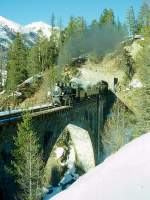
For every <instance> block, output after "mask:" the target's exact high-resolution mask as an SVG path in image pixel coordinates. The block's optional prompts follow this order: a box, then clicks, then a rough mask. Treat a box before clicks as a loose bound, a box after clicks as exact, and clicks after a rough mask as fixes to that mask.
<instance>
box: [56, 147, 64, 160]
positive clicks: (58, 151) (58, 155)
mask: <svg viewBox="0 0 150 200" xmlns="http://www.w3.org/2000/svg"><path fill="white" fill-rule="evenodd" d="M55 153H56V158H57V159H59V158H61V157H62V155H63V154H64V149H63V148H62V147H57V148H56V150H55Z"/></svg>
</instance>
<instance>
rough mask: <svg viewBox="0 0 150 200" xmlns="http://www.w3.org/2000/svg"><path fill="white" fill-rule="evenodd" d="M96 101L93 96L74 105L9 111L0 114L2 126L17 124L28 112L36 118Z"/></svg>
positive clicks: (95, 97)
mask: <svg viewBox="0 0 150 200" xmlns="http://www.w3.org/2000/svg"><path fill="white" fill-rule="evenodd" d="M96 99H97V96H96V95H93V96H91V97H88V98H83V99H80V100H79V101H77V102H75V103H74V104H73V105H67V106H57V107H54V106H52V105H51V104H47V105H40V106H36V107H31V108H28V109H16V110H7V111H4V112H0V126H1V125H4V124H8V123H11V122H16V121H17V120H19V119H21V118H22V115H23V113H24V112H26V111H29V112H31V115H32V117H35V116H38V115H42V114H47V113H54V112H58V111H62V110H66V109H69V108H72V107H74V106H77V107H78V106H79V105H82V104H85V103H88V102H91V101H92V100H93V101H95V100H96Z"/></svg>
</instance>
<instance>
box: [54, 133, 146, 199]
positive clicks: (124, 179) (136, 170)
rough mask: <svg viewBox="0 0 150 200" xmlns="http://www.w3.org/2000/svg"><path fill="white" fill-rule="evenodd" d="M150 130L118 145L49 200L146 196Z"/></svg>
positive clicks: (142, 197) (144, 197) (143, 197)
mask: <svg viewBox="0 0 150 200" xmlns="http://www.w3.org/2000/svg"><path fill="white" fill-rule="evenodd" d="M149 199H150V132H149V133H147V134H145V135H143V136H141V137H139V138H137V139H135V140H133V141H132V142H130V143H129V144H127V145H125V146H124V147H122V148H121V149H120V150H119V151H118V152H117V153H115V154H114V155H112V156H110V157H108V158H107V159H106V160H105V161H104V162H103V163H102V164H100V165H99V166H97V167H96V168H94V169H92V170H91V171H89V172H88V173H87V174H85V175H83V176H82V177H80V178H79V179H78V180H77V181H76V182H75V183H74V184H72V185H71V186H70V187H69V188H68V189H66V190H65V191H63V192H61V193H59V194H58V195H56V196H54V197H53V198H52V200H149Z"/></svg>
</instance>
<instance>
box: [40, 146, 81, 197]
mask: <svg viewBox="0 0 150 200" xmlns="http://www.w3.org/2000/svg"><path fill="white" fill-rule="evenodd" d="M56 154H57V158H58V159H59V158H60V156H62V154H63V148H60V147H58V148H57V149H56ZM75 160H76V158H75V151H74V147H73V146H71V147H70V152H69V155H68V158H67V160H66V161H65V163H64V162H63V163H61V164H62V165H63V166H64V165H66V166H67V168H68V170H67V171H66V172H65V174H64V177H63V178H62V179H61V181H60V182H59V184H58V185H57V186H55V187H53V186H51V187H50V188H48V189H46V195H45V197H44V199H43V200H49V199H51V198H52V197H53V196H55V195H56V194H58V193H59V192H61V191H63V190H64V189H66V188H68V187H69V186H70V185H71V184H72V183H73V182H75V181H76V180H77V179H78V178H79V175H78V174H77V173H76V168H75Z"/></svg>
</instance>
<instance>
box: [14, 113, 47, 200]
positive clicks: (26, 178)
mask: <svg viewBox="0 0 150 200" xmlns="http://www.w3.org/2000/svg"><path fill="white" fill-rule="evenodd" d="M14 143H15V149H14V150H13V156H14V160H13V161H12V168H13V175H14V178H15V180H16V183H17V185H18V188H19V190H18V197H17V198H19V199H21V200H39V199H41V180H42V176H43V170H42V167H43V163H42V159H41V153H40V148H39V141H38V139H37V135H36V133H35V132H34V131H33V129H32V125H31V116H30V114H29V113H26V114H25V115H24V116H23V122H22V123H21V124H20V125H18V132H17V135H16V136H15V137H14Z"/></svg>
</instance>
